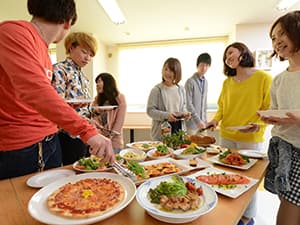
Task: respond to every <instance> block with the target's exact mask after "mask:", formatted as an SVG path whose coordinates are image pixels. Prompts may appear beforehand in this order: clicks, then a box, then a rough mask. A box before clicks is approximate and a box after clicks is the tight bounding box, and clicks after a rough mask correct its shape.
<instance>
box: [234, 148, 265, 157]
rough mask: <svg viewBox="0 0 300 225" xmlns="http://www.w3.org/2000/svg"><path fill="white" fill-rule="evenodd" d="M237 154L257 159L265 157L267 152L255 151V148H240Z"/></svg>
mask: <svg viewBox="0 0 300 225" xmlns="http://www.w3.org/2000/svg"><path fill="white" fill-rule="evenodd" d="M238 153H239V154H241V155H244V156H247V157H249V158H258V159H262V158H266V157H267V154H266V153H263V152H260V151H257V150H251V149H241V150H239V151H238Z"/></svg>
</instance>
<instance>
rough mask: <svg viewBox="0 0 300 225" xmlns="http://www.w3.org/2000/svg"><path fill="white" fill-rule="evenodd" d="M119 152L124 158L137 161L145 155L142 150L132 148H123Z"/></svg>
mask: <svg viewBox="0 0 300 225" xmlns="http://www.w3.org/2000/svg"><path fill="white" fill-rule="evenodd" d="M119 154H120V156H121V157H122V158H123V159H125V160H134V161H137V162H142V161H144V160H145V159H146V157H147V155H146V153H145V152H144V151H141V150H138V149H133V148H125V149H123V150H121V151H120V153H119Z"/></svg>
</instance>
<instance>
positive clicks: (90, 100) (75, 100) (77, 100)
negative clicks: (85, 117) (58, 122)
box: [66, 99, 93, 103]
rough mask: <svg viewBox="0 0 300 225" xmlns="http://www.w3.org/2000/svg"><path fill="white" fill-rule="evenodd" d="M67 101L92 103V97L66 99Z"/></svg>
mask: <svg viewBox="0 0 300 225" xmlns="http://www.w3.org/2000/svg"><path fill="white" fill-rule="evenodd" d="M66 102H67V103H92V102H93V100H92V99H67V100H66Z"/></svg>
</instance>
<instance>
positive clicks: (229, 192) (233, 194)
mask: <svg viewBox="0 0 300 225" xmlns="http://www.w3.org/2000/svg"><path fill="white" fill-rule="evenodd" d="M224 173H226V174H235V173H231V172H227V171H224V170H219V169H216V168H214V167H210V168H206V169H204V170H201V171H198V172H196V173H194V174H191V175H189V177H192V178H194V179H196V177H197V176H199V175H210V174H224ZM247 178H248V179H249V180H250V183H249V184H237V185H236V187H235V188H232V189H228V188H226V187H222V186H220V185H211V187H212V188H213V189H214V190H215V191H216V192H218V193H220V194H222V195H225V196H228V197H230V198H237V197H239V196H240V195H241V194H243V193H245V192H246V191H247V190H249V189H250V188H251V187H252V186H253V185H255V184H256V183H257V182H258V180H257V179H253V178H250V177H247Z"/></svg>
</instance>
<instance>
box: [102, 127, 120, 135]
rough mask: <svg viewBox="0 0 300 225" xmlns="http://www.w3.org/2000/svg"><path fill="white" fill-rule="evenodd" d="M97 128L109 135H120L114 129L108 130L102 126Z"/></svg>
mask: <svg viewBox="0 0 300 225" xmlns="http://www.w3.org/2000/svg"><path fill="white" fill-rule="evenodd" d="M99 130H101V131H103V132H106V133H108V134H109V136H111V137H114V136H119V135H121V134H120V133H119V132H118V131H115V130H109V129H106V128H104V127H99Z"/></svg>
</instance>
